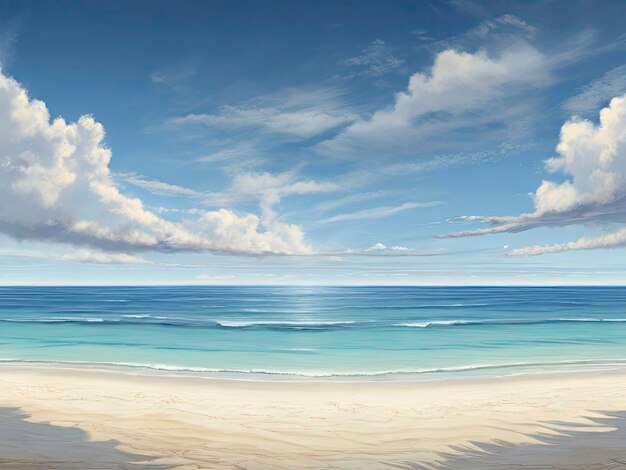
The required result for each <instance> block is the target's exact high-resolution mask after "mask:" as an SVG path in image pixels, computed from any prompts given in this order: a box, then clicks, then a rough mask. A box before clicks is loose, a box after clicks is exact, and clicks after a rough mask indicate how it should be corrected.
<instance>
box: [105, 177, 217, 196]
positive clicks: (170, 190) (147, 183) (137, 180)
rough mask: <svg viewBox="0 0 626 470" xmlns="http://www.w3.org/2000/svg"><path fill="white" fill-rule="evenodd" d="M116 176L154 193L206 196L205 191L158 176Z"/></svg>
mask: <svg viewBox="0 0 626 470" xmlns="http://www.w3.org/2000/svg"><path fill="white" fill-rule="evenodd" d="M114 176H115V178H116V179H118V180H122V181H124V182H126V183H129V184H132V185H133V186H137V187H139V188H142V189H145V190H146V191H149V192H150V193H152V194H156V195H160V196H189V197H204V196H206V194H205V193H202V192H200V191H196V190H194V189H190V188H185V187H183V186H178V185H175V184H170V183H166V182H164V181H160V180H158V179H156V178H149V177H147V176H143V175H138V174H136V173H117V174H115V175H114Z"/></svg>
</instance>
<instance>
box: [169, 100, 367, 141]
mask: <svg viewBox="0 0 626 470" xmlns="http://www.w3.org/2000/svg"><path fill="white" fill-rule="evenodd" d="M355 119H356V116H355V115H354V113H352V112H351V111H350V110H349V109H348V108H346V106H345V105H344V104H343V103H342V102H341V100H340V99H339V96H338V93H337V90H335V89H330V88H329V89H289V90H282V91H281V92H280V93H276V94H273V95H269V96H260V97H258V98H256V99H254V100H250V101H248V102H245V103H241V104H231V105H224V106H222V107H221V108H219V109H218V110H217V111H215V112H211V113H192V114H187V115H185V116H179V117H174V118H171V119H169V120H168V121H167V125H168V126H169V127H171V128H172V127H190V126H192V127H193V126H195V127H203V128H205V129H207V130H213V131H215V132H230V133H236V132H247V131H254V132H255V133H268V134H275V135H280V136H283V137H284V138H287V139H296V140H298V139H308V138H311V137H314V136H316V135H318V134H321V133H324V132H326V131H329V130H331V129H335V128H337V127H340V126H342V125H346V124H348V123H350V122H352V121H354V120H355Z"/></svg>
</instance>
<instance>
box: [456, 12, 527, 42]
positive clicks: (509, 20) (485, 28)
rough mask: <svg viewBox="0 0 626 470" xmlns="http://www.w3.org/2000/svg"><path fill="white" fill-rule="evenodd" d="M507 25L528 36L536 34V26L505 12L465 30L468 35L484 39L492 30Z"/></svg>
mask: <svg viewBox="0 0 626 470" xmlns="http://www.w3.org/2000/svg"><path fill="white" fill-rule="evenodd" d="M507 27H508V28H513V29H514V30H518V31H522V32H523V33H525V34H526V35H527V36H529V37H532V36H534V35H535V34H537V28H535V27H534V26H532V25H529V24H528V23H526V22H525V21H524V20H523V19H521V18H519V17H518V16H515V15H510V14H507V15H502V16H498V17H497V18H493V19H490V20H485V21H483V22H482V23H480V24H479V25H478V26H476V27H474V28H472V29H470V30H469V31H468V32H467V35H468V36H470V37H472V36H473V37H478V38H483V39H484V38H486V37H487V36H489V35H490V34H492V33H493V32H494V31H498V30H501V29H503V28H507Z"/></svg>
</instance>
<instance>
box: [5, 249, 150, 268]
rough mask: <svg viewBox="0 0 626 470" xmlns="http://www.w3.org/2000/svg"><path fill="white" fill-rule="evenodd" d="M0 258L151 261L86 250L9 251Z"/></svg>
mask: <svg viewBox="0 0 626 470" xmlns="http://www.w3.org/2000/svg"><path fill="white" fill-rule="evenodd" d="M0 255H2V256H15V257H19V258H35V259H45V260H51V261H64V262H68V263H93V264H152V262H151V261H149V260H147V259H145V258H142V257H140V256H133V255H127V254H125V253H104V252H101V251H92V250H86V249H79V250H74V251H72V252H71V253H59V252H57V250H48V251H47V252H42V251H22V250H20V251H11V252H5V251H3V252H0Z"/></svg>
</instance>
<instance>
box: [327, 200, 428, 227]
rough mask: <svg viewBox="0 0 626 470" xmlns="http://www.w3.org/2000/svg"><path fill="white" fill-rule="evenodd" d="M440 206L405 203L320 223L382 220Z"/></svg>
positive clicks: (365, 210) (339, 216) (348, 214)
mask: <svg viewBox="0 0 626 470" xmlns="http://www.w3.org/2000/svg"><path fill="white" fill-rule="evenodd" d="M437 204H439V203H438V202H436V201H432V202H405V203H404V204H400V205H399V206H384V207H374V208H371V209H364V210H361V211H356V212H350V213H347V214H337V215H334V216H332V217H328V218H327V219H322V220H320V222H322V223H331V222H344V221H346V220H362V219H380V218H383V217H389V216H391V215H393V214H397V213H398V212H402V211H406V210H410V209H417V208H421V207H432V206H434V205H437Z"/></svg>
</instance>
